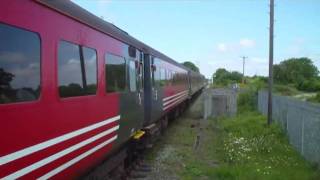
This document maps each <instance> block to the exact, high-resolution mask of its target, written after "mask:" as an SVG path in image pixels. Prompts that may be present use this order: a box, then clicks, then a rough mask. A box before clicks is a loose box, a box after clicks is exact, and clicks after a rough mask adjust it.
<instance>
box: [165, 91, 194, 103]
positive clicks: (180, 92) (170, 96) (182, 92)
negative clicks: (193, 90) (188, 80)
mask: <svg viewBox="0 0 320 180" xmlns="http://www.w3.org/2000/svg"><path fill="white" fill-rule="evenodd" d="M187 92H188V90H185V91H182V92H179V93H177V94H174V95H172V96H169V97H166V98H163V100H162V101H167V100H168V99H171V98H173V97H176V96H179V95H180V94H183V93H187Z"/></svg>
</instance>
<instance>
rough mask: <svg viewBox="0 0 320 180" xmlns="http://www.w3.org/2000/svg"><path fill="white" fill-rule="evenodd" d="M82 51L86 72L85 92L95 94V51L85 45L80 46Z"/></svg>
mask: <svg viewBox="0 0 320 180" xmlns="http://www.w3.org/2000/svg"><path fill="white" fill-rule="evenodd" d="M82 52H83V59H84V65H85V72H86V73H85V77H86V78H85V80H86V81H85V83H86V84H85V86H86V94H95V93H96V91H97V52H96V50H94V49H91V48H87V47H82Z"/></svg>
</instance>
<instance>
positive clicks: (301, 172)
mask: <svg viewBox="0 0 320 180" xmlns="http://www.w3.org/2000/svg"><path fill="white" fill-rule="evenodd" d="M241 96H242V97H240V99H239V104H240V107H239V109H240V111H241V112H239V114H238V115H237V116H236V117H234V118H219V119H209V120H208V121H202V123H201V125H200V127H203V128H202V129H203V130H202V136H201V138H200V145H199V147H198V148H197V149H196V150H195V149H194V143H195V137H196V135H197V134H198V131H199V130H198V129H199V128H197V126H196V127H193V126H194V125H195V124H197V122H198V121H199V119H198V118H192V117H193V116H192V114H190V113H189V114H188V115H186V116H184V117H182V118H180V119H179V120H177V121H175V122H174V123H173V124H172V125H171V126H170V128H169V129H168V131H167V133H166V134H165V136H164V137H163V138H162V139H161V140H160V142H159V143H158V144H157V145H156V147H155V148H154V149H153V150H152V152H151V153H150V155H149V158H148V159H149V161H151V162H156V163H157V166H158V167H156V168H157V169H158V172H156V173H158V175H160V174H167V175H169V176H167V178H169V179H173V177H176V178H177V179H281V180H282V179H299V180H300V179H320V176H319V172H318V171H316V170H315V168H314V167H313V168H312V167H311V165H310V164H308V163H307V162H306V161H304V160H303V158H302V157H301V156H300V155H299V154H298V153H297V152H296V151H295V150H294V149H293V148H292V147H291V146H290V145H289V143H288V139H287V138H286V136H285V134H283V132H282V131H281V130H280V127H279V126H277V125H276V124H273V125H271V126H270V127H268V126H266V118H265V117H264V116H262V115H260V114H259V113H257V112H255V111H254V108H253V107H252V103H251V104H250V103H246V102H251V101H252V98H253V97H254V96H252V94H244V95H241ZM156 176H157V175H156ZM160 176H161V175H160Z"/></svg>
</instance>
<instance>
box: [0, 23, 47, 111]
mask: <svg viewBox="0 0 320 180" xmlns="http://www.w3.org/2000/svg"><path fill="white" fill-rule="evenodd" d="M0 24H4V25H6V26H9V27H13V28H16V29H19V30H23V31H27V32H31V33H33V34H35V35H37V37H38V38H39V94H38V97H37V98H36V99H34V100H31V101H15V102H10V103H0V106H10V105H19V104H36V103H40V102H41V100H42V95H43V94H42V93H43V68H42V66H43V62H42V61H43V58H42V55H43V50H42V47H43V46H42V45H43V41H42V36H41V34H40V32H37V31H35V30H33V29H28V28H26V27H21V26H19V25H16V24H10V23H7V22H3V21H0Z"/></svg>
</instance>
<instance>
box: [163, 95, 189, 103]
mask: <svg viewBox="0 0 320 180" xmlns="http://www.w3.org/2000/svg"><path fill="white" fill-rule="evenodd" d="M186 95H188V94H185V93H184V94H181V95H180V96H177V97H175V98H173V99H170V100H169V101H166V102H164V103H163V106H166V105H168V104H170V103H171V102H173V101H176V100H177V99H179V98H181V97H182V96H186Z"/></svg>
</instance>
